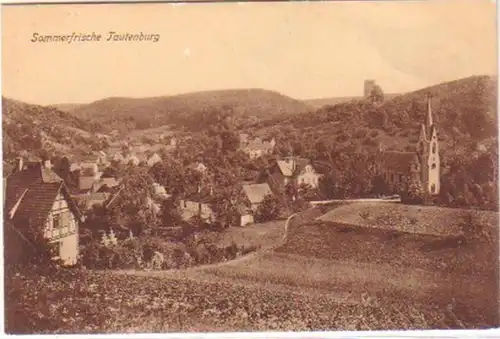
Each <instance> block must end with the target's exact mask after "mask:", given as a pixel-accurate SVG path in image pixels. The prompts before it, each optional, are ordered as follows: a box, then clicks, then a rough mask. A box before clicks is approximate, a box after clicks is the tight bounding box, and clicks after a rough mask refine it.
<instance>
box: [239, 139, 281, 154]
mask: <svg viewBox="0 0 500 339" xmlns="http://www.w3.org/2000/svg"><path fill="white" fill-rule="evenodd" d="M272 148H274V146H273V144H272V143H270V142H267V141H262V140H260V139H258V138H256V139H254V140H252V141H250V142H249V143H248V144H247V145H246V146H245V150H247V151H250V150H256V151H257V150H262V151H267V150H270V149H272Z"/></svg>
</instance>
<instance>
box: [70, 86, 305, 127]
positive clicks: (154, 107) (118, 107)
mask: <svg viewBox="0 0 500 339" xmlns="http://www.w3.org/2000/svg"><path fill="white" fill-rule="evenodd" d="M221 111H224V112H227V113H230V115H231V116H232V117H233V119H234V120H235V123H236V124H241V123H243V122H248V121H254V122H255V121H258V120H259V119H268V118H269V117H272V116H276V115H281V114H287V115H291V114H297V113H302V112H307V111H312V107H311V106H309V105H307V104H305V103H303V102H301V101H299V100H295V99H292V98H289V97H287V96H284V95H281V94H279V93H277V92H272V91H267V90H262V89H241V90H220V91H205V92H196V93H187V94H181V95H176V96H167V97H154V98H139V99H135V98H107V99H103V100H99V101H96V102H93V103H90V104H87V105H80V106H78V107H76V108H74V109H71V110H70V112H71V113H72V114H73V115H75V116H77V117H80V118H82V119H90V120H95V121H98V122H100V123H102V124H105V125H108V126H111V127H113V128H115V129H119V130H122V131H127V130H132V129H145V128H150V127H154V126H159V125H167V124H170V125H177V126H182V127H184V128H187V129H190V130H199V129H200V128H201V127H203V126H207V125H209V124H211V123H212V120H213V114H214V112H217V113H218V112H221Z"/></svg>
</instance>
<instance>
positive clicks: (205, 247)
mask: <svg viewBox="0 0 500 339" xmlns="http://www.w3.org/2000/svg"><path fill="white" fill-rule="evenodd" d="M256 249H257V247H256V246H248V247H245V246H238V245H237V244H236V243H232V244H231V245H229V246H217V245H216V244H214V243H209V242H206V241H205V240H203V239H199V240H196V239H195V238H194V237H192V236H191V237H188V238H187V239H186V240H185V241H184V243H182V242H169V241H164V240H161V239H158V238H145V237H143V238H135V239H126V240H123V241H120V242H119V243H118V244H116V245H108V246H105V245H103V244H101V243H97V242H92V243H90V244H88V245H87V246H85V247H84V248H83V249H82V251H81V254H82V261H81V264H82V265H83V266H85V267H86V268H90V269H178V268H186V267H190V266H196V265H204V264H213V263H218V262H223V261H227V260H232V259H235V258H236V257H237V256H239V255H243V254H247V253H250V252H252V251H255V250H256Z"/></svg>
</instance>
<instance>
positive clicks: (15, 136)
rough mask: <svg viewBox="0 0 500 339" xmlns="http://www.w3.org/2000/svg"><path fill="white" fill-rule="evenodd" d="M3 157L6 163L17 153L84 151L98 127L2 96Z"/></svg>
mask: <svg viewBox="0 0 500 339" xmlns="http://www.w3.org/2000/svg"><path fill="white" fill-rule="evenodd" d="M2 119H3V121H2V128H3V140H2V142H3V157H4V160H6V161H9V160H12V159H13V158H14V157H16V156H19V155H21V154H25V155H36V156H41V155H42V154H43V153H44V152H47V151H49V152H50V151H52V152H53V153H58V152H67V151H68V150H71V153H73V154H74V153H78V152H85V151H86V150H88V149H90V148H91V147H92V146H93V145H94V144H95V143H96V142H97V141H96V139H95V138H94V137H93V133H94V132H98V131H102V130H104V128H103V127H102V126H101V125H100V124H96V123H89V122H87V121H85V120H83V119H79V118H77V117H75V116H73V115H71V114H69V113H66V112H63V111H60V110H58V109H56V108H53V107H44V106H38V105H31V104H27V103H24V102H20V101H17V100H12V99H8V98H5V97H2Z"/></svg>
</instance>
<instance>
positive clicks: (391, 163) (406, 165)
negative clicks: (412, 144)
mask: <svg viewBox="0 0 500 339" xmlns="http://www.w3.org/2000/svg"><path fill="white" fill-rule="evenodd" d="M377 161H378V163H379V165H380V166H381V167H382V168H384V169H385V170H388V171H391V172H400V173H407V172H411V171H412V169H411V165H412V163H416V164H418V163H419V160H418V155H417V153H415V152H397V151H383V152H379V153H378V154H377Z"/></svg>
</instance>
